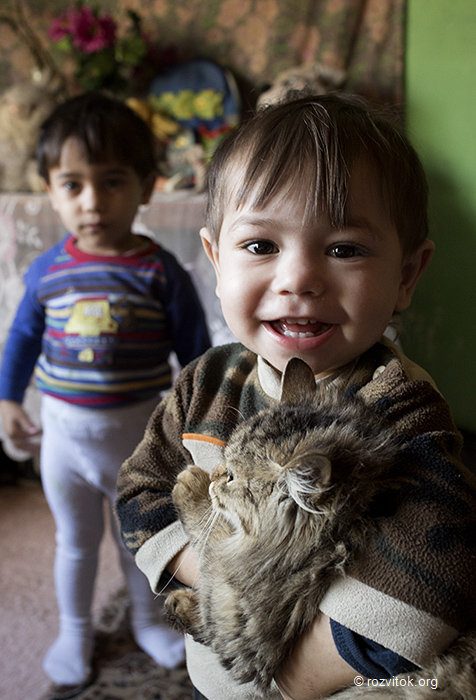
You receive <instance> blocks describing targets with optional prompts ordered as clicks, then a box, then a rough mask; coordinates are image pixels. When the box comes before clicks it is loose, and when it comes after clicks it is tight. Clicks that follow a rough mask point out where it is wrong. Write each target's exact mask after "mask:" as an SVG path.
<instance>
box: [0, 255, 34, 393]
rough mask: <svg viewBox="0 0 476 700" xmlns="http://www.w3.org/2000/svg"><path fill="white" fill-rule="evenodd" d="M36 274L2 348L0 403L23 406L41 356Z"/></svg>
mask: <svg viewBox="0 0 476 700" xmlns="http://www.w3.org/2000/svg"><path fill="white" fill-rule="evenodd" d="M34 280H35V274H34V273H33V272H31V268H30V270H28V271H27V273H26V275H25V282H26V290H25V294H24V296H23V298H22V300H21V302H20V304H19V306H18V309H17V312H16V314H15V318H14V319H13V323H12V326H11V328H10V331H9V334H8V337H7V342H6V343H5V347H4V348H3V355H2V366H1V369H0V399H6V400H9V401H17V402H18V403H20V404H21V403H22V401H23V397H24V395H25V391H26V388H27V386H28V384H29V382H30V379H31V375H32V374H33V370H34V368H35V364H36V361H37V359H38V356H39V354H40V352H41V344H42V340H43V333H44V330H45V315H44V310H43V307H42V306H41V305H40V304H39V302H38V301H37V299H36V297H35V292H34Z"/></svg>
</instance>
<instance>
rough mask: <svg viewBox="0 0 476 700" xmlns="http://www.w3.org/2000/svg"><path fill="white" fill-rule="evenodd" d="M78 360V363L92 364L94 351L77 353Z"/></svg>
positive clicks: (88, 349) (90, 349) (87, 350)
mask: <svg viewBox="0 0 476 700" xmlns="http://www.w3.org/2000/svg"><path fill="white" fill-rule="evenodd" d="M78 360H79V361H80V362H94V360H95V356H94V350H93V349H92V348H86V349H85V350H81V352H78Z"/></svg>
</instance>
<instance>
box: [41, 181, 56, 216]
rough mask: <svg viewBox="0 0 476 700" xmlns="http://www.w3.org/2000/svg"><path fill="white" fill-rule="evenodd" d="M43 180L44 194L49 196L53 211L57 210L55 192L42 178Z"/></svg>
mask: <svg viewBox="0 0 476 700" xmlns="http://www.w3.org/2000/svg"><path fill="white" fill-rule="evenodd" d="M43 182H44V187H45V191H46V194H47V195H48V197H49V200H50V203H51V207H52V209H53V211H58V207H57V205H56V197H55V193H54V190H53V188H52V187H51V185H50V183H49V182H46V180H43Z"/></svg>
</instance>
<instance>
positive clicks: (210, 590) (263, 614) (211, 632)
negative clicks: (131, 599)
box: [166, 358, 476, 700]
mask: <svg viewBox="0 0 476 700" xmlns="http://www.w3.org/2000/svg"><path fill="white" fill-rule="evenodd" d="M398 452H399V445H398V444H397V443H396V441H395V439H394V437H393V434H392V432H391V431H390V429H389V428H388V426H387V425H386V424H385V421H384V419H383V418H382V417H381V416H380V415H379V414H378V413H376V411H375V409H373V408H370V407H368V406H367V405H366V404H365V403H364V402H363V400H361V399H359V398H358V397H349V396H346V395H345V394H344V393H343V392H342V391H339V390H338V389H334V388H332V387H327V390H326V389H324V390H322V391H319V390H317V391H316V383H315V380H314V376H313V374H312V371H311V369H310V368H309V367H308V366H307V365H306V364H305V363H304V362H302V361H301V360H298V359H297V358H294V359H292V360H291V361H290V362H289V363H288V365H287V367H286V370H285V372H284V376H283V383H282V394H281V401H280V403H279V405H278V406H276V407H275V408H271V409H267V410H264V411H262V412H261V413H258V414H257V415H256V416H254V417H252V418H251V419H249V420H247V421H244V422H243V423H241V424H240V425H238V427H237V428H236V429H235V431H234V432H233V435H232V436H231V438H230V440H229V442H228V444H227V446H226V448H225V453H224V461H223V463H222V464H221V465H219V466H218V467H217V468H216V469H215V470H214V471H213V472H212V474H211V475H209V474H208V473H207V472H205V471H204V470H202V469H200V468H199V467H197V466H195V465H192V466H190V467H188V468H187V469H186V470H185V471H183V472H182V473H181V474H180V475H179V477H178V481H177V484H176V486H175V488H174V490H173V500H174V503H175V505H176V507H177V509H178V511H179V514H180V517H181V520H182V522H183V525H184V528H185V530H186V532H187V534H188V535H189V536H190V539H191V543H192V544H193V546H194V548H195V549H196V550H197V551H198V553H199V557H200V589H199V591H194V590H192V589H189V588H182V589H179V590H176V591H174V592H172V593H171V594H169V596H168V597H167V599H166V610H167V614H168V618H169V621H170V622H171V623H172V624H173V625H174V626H176V627H177V628H178V629H181V630H183V631H185V632H188V633H189V634H191V635H192V636H193V637H194V638H195V639H196V640H197V641H199V642H201V643H203V644H206V645H208V646H210V647H211V649H212V650H213V651H214V652H215V653H216V654H218V656H219V658H220V661H221V663H222V664H223V666H224V667H225V668H227V669H228V670H229V671H230V672H231V674H232V676H233V677H234V678H235V679H236V680H237V681H239V682H242V683H244V682H249V681H253V682H255V684H256V685H257V688H258V689H260V690H266V689H267V688H269V685H270V683H271V681H272V679H273V677H274V675H275V674H276V672H277V670H278V669H279V668H280V667H281V666H282V664H283V662H284V661H285V659H286V657H287V656H288V654H289V653H290V652H291V651H292V649H293V648H294V645H295V644H296V641H297V640H298V638H299V637H300V636H301V635H302V633H303V632H304V631H305V630H306V629H307V628H308V627H309V626H310V625H311V623H312V622H313V620H314V619H315V617H316V613H317V611H318V609H319V602H320V600H321V599H322V597H323V595H324V593H325V592H326V591H327V589H328V588H329V586H330V584H331V583H332V581H333V580H334V579H335V578H336V577H338V576H343V575H345V571H346V570H347V569H348V567H349V565H350V564H351V562H352V560H353V556H354V554H355V552H356V551H357V550H358V549H359V548H360V547H363V546H364V543H365V541H366V540H368V537H369V533H370V532H371V529H372V527H373V525H372V518H371V508H372V504H373V503H374V502H375V499H376V497H377V496H378V494H379V493H381V492H382V491H384V490H388V489H389V488H391V487H394V486H398V484H397V483H396V482H395V481H392V479H391V478H390V472H392V474H395V472H396V471H397V472H398V470H393V469H392V468H393V467H394V465H395V464H396V463H397V460H398ZM400 486H401V484H400ZM468 639H469V644H470V645H473V646H474V648H475V650H476V641H475V640H473V639H472V638H471V637H469V638H468ZM465 648H466V647H465ZM450 656H451V654H450ZM466 658H467V657H466ZM439 663H443V664H444V659H443V660H442V661H439ZM435 672H436V669H435ZM439 672H440V673H441V672H442V669H441V668H440V669H439ZM422 673H423V672H422ZM420 675H421V674H420ZM412 677H415V678H418V677H419V676H418V674H412ZM422 677H423V675H422ZM425 677H426V676H425ZM428 677H429V678H431V676H428ZM473 680H474V678H473ZM410 690H411V688H408V687H403V686H397V685H394V686H391V687H388V688H385V689H382V688H379V687H375V686H372V685H368V684H366V685H365V687H362V688H357V687H355V688H350V689H348V690H345V691H343V692H342V693H339V694H338V695H337V696H336V698H337V697H339V698H342V700H344V698H349V700H350V698H353V699H356V698H360V697H362V698H363V697H367V696H368V694H369V693H370V694H371V696H372V697H373V698H375V699H376V700H377V698H384V697H385V698H386V697H392V698H402V700H403V698H405V699H406V698H412V699H414V700H417V699H418V700H420V698H421V700H423V698H425V699H426V698H434V695H431V693H434V694H435V691H434V689H433V688H432V686H431V685H430V684H429V683H428V684H427V686H426V688H422V687H419V686H418V685H417V687H416V688H414V690H415V691H417V692H420V691H421V692H420V694H415V695H406V694H405V692H407V691H410ZM425 690H426V692H427V693H429V694H424V693H425ZM440 690H441V689H440ZM422 692H423V694H422ZM400 693H401V694H400ZM438 697H442V696H441V695H440V694H439V693H438ZM444 697H445V700H450V699H451V700H456V698H458V700H459V699H460V698H461V700H463V699H464V700H466V699H467V700H469V698H473V700H474V698H476V692H474V693H473V694H471V695H467V696H466V695H458V694H456V695H454V694H451V695H447V696H444Z"/></svg>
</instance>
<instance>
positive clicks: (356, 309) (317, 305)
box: [116, 95, 476, 700]
mask: <svg viewBox="0 0 476 700" xmlns="http://www.w3.org/2000/svg"><path fill="white" fill-rule="evenodd" d="M427 233H428V230H427V186H426V179H425V176H424V172H423V169H422V166H421V164H420V162H419V159H418V157H417V155H416V153H415V151H414V150H413V148H412V147H411V145H410V144H409V142H408V141H407V139H406V138H405V137H404V136H403V135H402V134H401V133H400V132H399V131H398V130H397V129H396V128H395V127H394V126H392V125H391V124H390V123H389V122H387V121H386V120H384V119H382V118H381V117H379V116H377V115H375V114H374V113H373V112H371V111H370V110H369V109H368V108H367V107H366V106H365V105H364V104H363V103H362V102H361V101H359V100H357V99H355V98H350V97H339V96H333V95H328V96H320V97H313V96H306V97H302V98H300V99H297V100H294V101H290V102H289V103H283V104H281V105H277V106H275V107H271V108H268V109H267V110H265V111H263V112H261V113H258V115H257V116H256V117H255V118H254V119H252V120H251V121H249V122H247V123H246V124H244V125H243V126H242V127H241V129H239V130H238V131H237V132H236V133H235V134H233V135H232V136H231V137H230V138H229V139H227V140H226V141H225V142H224V143H223V144H222V146H221V147H220V148H219V149H218V150H217V152H216V153H215V156H214V159H213V161H212V164H211V168H210V173H209V198H208V209H207V226H206V228H204V229H203V230H202V232H201V236H202V240H203V244H204V247H205V250H206V252H207V255H208V256H209V258H210V260H211V262H212V264H213V267H214V270H215V273H216V278H217V294H218V296H219V297H220V300H221V304H222V309H223V313H224V316H225V319H226V321H227V323H228V325H229V327H230V329H231V331H232V332H233V333H234V335H235V336H236V338H237V339H238V340H239V341H240V342H239V343H237V344H232V345H228V346H223V347H221V348H215V349H213V350H211V351H209V352H208V353H206V354H205V355H204V356H203V357H202V358H200V359H199V360H197V361H196V362H194V363H192V365H190V366H189V367H187V368H185V370H184V371H183V372H182V374H181V375H180V377H179V379H178V381H177V383H176V385H175V387H174V390H173V392H172V393H171V394H170V395H169V397H167V399H166V400H165V401H164V402H162V403H161V404H160V405H159V406H158V408H157V410H156V411H155V413H154V415H153V417H152V419H151V421H150V423H149V425H148V429H147V431H146V434H145V436H144V440H143V441H142V443H141V444H140V445H139V446H138V448H137V449H136V451H135V453H134V455H133V456H132V457H130V458H129V460H127V461H126V462H125V464H124V465H123V467H122V469H121V471H120V474H119V480H118V499H117V503H116V509H117V513H118V516H119V519H120V521H121V527H122V533H123V537H124V540H125V542H126V543H127V544H128V546H129V548H130V550H131V552H132V553H133V554H134V555H135V560H136V563H137V565H138V566H139V568H141V569H142V570H143V571H144V573H146V575H147V576H148V578H149V581H150V583H151V586H152V588H153V589H154V590H156V591H161V590H163V588H164V585H165V584H166V583H167V582H168V580H169V579H170V576H173V577H175V578H176V579H178V580H179V581H182V582H183V583H186V584H187V585H192V586H193V585H197V584H198V585H199V582H198V563H197V555H196V553H195V552H194V550H193V547H191V546H190V545H188V543H187V538H186V536H185V534H184V532H183V529H182V526H181V524H180V523H179V522H178V521H177V520H176V513H175V510H174V508H173V506H172V504H171V499H170V492H171V490H172V488H173V485H174V481H175V478H176V475H177V474H178V472H180V471H181V470H182V469H183V468H184V467H185V466H186V465H187V464H189V463H191V462H192V461H193V462H194V463H195V464H197V465H198V466H200V467H202V468H204V469H206V470H208V471H211V470H212V469H213V467H214V466H216V464H217V463H219V462H220V461H221V459H222V454H223V448H224V446H225V444H226V442H227V440H228V438H229V436H230V435H231V433H232V431H233V428H234V427H235V426H236V424H237V423H238V422H240V421H241V420H246V419H247V418H248V417H250V416H252V415H254V414H255V413H256V412H257V411H259V410H260V409H262V408H265V407H267V406H270V405H272V404H273V403H274V402H275V401H277V400H278V398H279V390H280V376H281V372H282V371H283V369H284V366H285V365H286V363H287V361H288V360H289V359H290V358H291V357H296V356H297V357H300V358H301V359H303V360H304V361H306V362H307V363H308V364H309V365H310V367H311V368H312V370H313V372H314V374H315V377H316V381H317V382H321V383H324V384H330V383H332V382H333V381H335V380H336V379H338V380H339V383H340V384H341V385H343V386H345V389H346V391H347V392H348V393H349V394H354V393H358V394H359V395H360V396H362V397H363V398H364V399H365V401H367V402H368V403H369V404H370V405H372V406H375V408H376V410H378V411H379V412H382V413H383V414H384V415H385V416H386V418H387V419H388V420H389V421H390V422H391V423H392V424H393V425H394V429H395V434H396V435H398V436H399V437H400V439H401V441H402V445H403V444H404V445H405V448H404V449H403V450H402V461H401V465H402V466H401V469H402V470H403V471H404V472H405V474H407V476H408V483H409V488H408V493H407V492H405V494H399V497H398V498H397V500H395V497H393V498H388V499H387V500H386V501H383V502H382V504H380V507H381V511H380V512H379V514H378V527H377V534H376V535H375V536H373V537H370V536H369V546H368V550H367V551H366V552H362V553H360V554H359V556H358V557H357V562H356V565H355V566H354V567H353V569H352V571H351V572H350V574H349V576H348V577H346V578H345V579H344V580H343V582H340V583H339V584H336V585H335V586H332V587H331V589H330V590H329V592H328V594H327V595H326V596H325V598H324V600H323V603H322V605H321V609H320V611H318V610H316V622H315V624H314V625H313V627H312V628H311V629H310V630H308V631H307V633H306V634H305V635H304V636H303V638H302V641H301V643H300V645H299V646H298V649H297V650H296V652H295V653H294V654H293V655H292V656H291V658H290V659H289V661H288V663H287V664H286V667H285V668H284V669H282V672H281V673H280V674H279V677H278V678H277V683H278V686H279V688H280V691H278V689H277V687H274V688H273V689H272V690H271V691H270V694H269V697H270V698H271V697H272V698H279V697H281V696H282V697H285V698H293V699H295V700H312V699H313V698H318V697H322V696H323V695H327V694H329V693H332V692H334V691H336V690H337V689H339V688H341V687H343V686H346V685H350V684H352V681H353V679H354V677H355V676H356V675H357V674H361V675H363V676H366V677H383V676H385V677H391V676H393V675H395V674H397V673H400V672H403V671H407V670H410V669H413V668H415V667H417V666H421V665H423V664H425V663H426V662H427V661H428V659H429V658H431V656H432V655H433V654H435V653H439V652H440V651H441V650H442V649H444V648H445V647H446V646H447V645H448V644H449V643H450V642H451V640H452V639H454V637H455V636H456V635H457V634H458V631H460V630H461V629H464V628H465V626H466V625H468V624H471V621H472V622H474V620H475V619H476V615H475V607H474V596H473V595H472V594H471V593H470V591H469V584H468V581H470V580H471V578H472V577H473V576H474V573H475V572H474V570H473V569H474V566H475V565H474V557H472V555H471V552H470V547H469V548H468V542H465V540H464V536H461V537H460V536H457V535H455V533H456V532H460V533H462V532H463V531H464V528H466V527H468V522H470V521H471V522H473V521H474V515H471V513H474V512H475V509H474V505H475V504H476V486H475V482H474V479H472V477H471V475H469V473H468V472H467V471H466V470H465V469H464V467H463V466H462V464H461V463H460V461H459V450H460V445H461V443H460V437H459V434H458V433H457V430H456V428H455V427H454V424H453V422H452V419H451V416H450V412H449V409H448V407H447V405H446V403H445V402H444V400H443V399H442V397H441V395H440V394H439V393H438V392H437V391H436V389H435V387H434V385H433V383H432V381H431V379H430V378H429V377H428V375H427V374H426V373H425V372H424V371H423V370H422V369H420V368H419V367H417V366H416V365H415V364H413V363H412V362H410V361H409V360H408V359H407V358H406V357H405V356H404V355H403V354H402V353H401V352H400V351H399V350H398V349H397V348H396V347H395V346H394V345H393V344H392V343H390V342H389V341H387V340H386V339H383V338H382V336H383V333H384V331H385V329H386V327H387V326H388V324H389V322H390V321H391V318H392V316H393V314H394V313H395V312H402V311H404V310H405V309H406V308H407V307H408V306H409V304H410V302H411V298H412V295H413V292H414V289H415V286H416V284H417V282H418V280H419V278H420V277H421V275H422V274H423V272H424V270H425V269H426V267H427V265H428V264H429V262H430V260H431V256H432V252H433V244H432V243H431V242H430V241H429V240H428V238H427ZM410 484H411V486H410ZM447 490H448V491H451V498H452V499H454V503H457V504H458V508H450V509H448V505H447V502H446V501H447V493H446V491H447ZM449 511H451V513H450V512H449ZM458 513H459V515H458ZM463 513H464V514H463ZM449 522H451V532H452V533H453V535H452V537H453V538H454V539H453V540H452V541H451V543H449V542H447V543H445V545H444V547H445V556H446V555H449V550H451V557H450V558H451V562H452V563H451V567H449V566H448V564H446V563H445V557H443V556H442V553H441V551H439V550H438V548H437V547H436V548H434V547H433V545H432V539H431V538H432V536H433V533H434V532H436V531H437V530H438V528H439V527H440V526H441V525H442V523H445V524H446V525H448V523H449ZM472 526H474V522H473V525H472ZM461 528H462V529H461ZM446 561H448V560H446ZM402 562H405V566H403V564H402ZM453 567H454V568H453ZM244 575H246V572H244ZM277 585H279V582H277ZM451 587H453V588H452V590H454V591H455V592H456V595H455V597H454V598H452V600H449V599H448V596H447V591H448V590H450V588H451ZM467 600H471V601H472V607H471V613H470V616H469V617H470V618H471V621H470V620H469V619H468V615H467V611H468V608H467V606H466V604H465V603H463V601H467ZM455 601H456V602H455ZM397 620H398V622H397ZM270 624H272V621H270ZM415 630H418V633H415ZM186 643H187V662H188V669H189V673H190V676H191V678H192V681H193V683H194V686H195V688H196V691H195V692H196V694H195V697H196V698H198V699H201V698H206V699H207V700H223V698H225V697H226V698H227V700H245V699H249V700H252V699H253V700H255V698H257V697H261V696H259V695H257V694H256V689H255V688H254V687H250V686H248V685H242V686H237V685H236V684H234V683H233V681H232V680H231V678H230V677H229V675H228V674H227V672H226V671H225V670H224V669H223V668H222V667H220V665H219V663H218V661H217V660H216V658H215V657H214V655H213V654H212V653H211V652H210V651H209V650H208V649H207V648H205V647H202V646H201V645H199V644H197V643H196V642H194V641H193V640H191V639H187V642H186ZM266 697H268V696H266Z"/></svg>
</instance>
